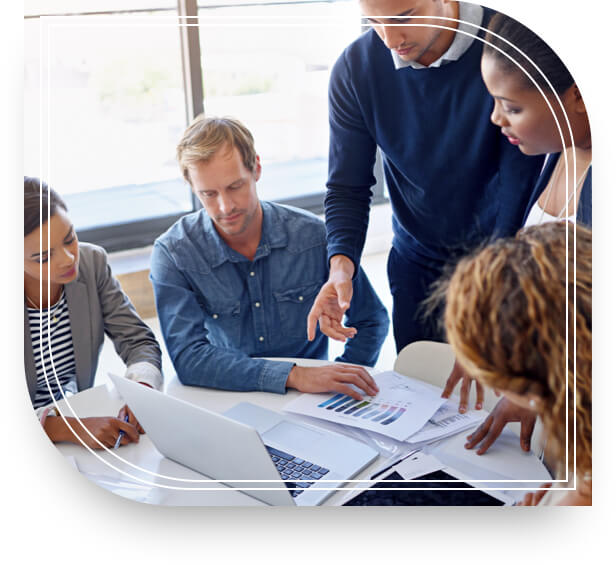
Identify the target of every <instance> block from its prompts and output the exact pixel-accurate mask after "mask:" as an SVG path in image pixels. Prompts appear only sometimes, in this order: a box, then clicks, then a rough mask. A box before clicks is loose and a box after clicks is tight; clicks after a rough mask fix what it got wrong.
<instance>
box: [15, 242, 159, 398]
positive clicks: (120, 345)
mask: <svg viewBox="0 0 616 565" xmlns="http://www.w3.org/2000/svg"><path fill="white" fill-rule="evenodd" d="M64 292H65V294H66V301H67V303H68V312H69V317H70V323H71V333H72V336H73V350H74V352H75V369H76V373H77V387H78V388H79V390H84V389H86V388H89V387H91V386H92V384H93V383H94V375H95V374H96V366H97V364H98V356H99V354H100V351H101V347H102V346H103V340H104V338H105V334H107V335H108V336H109V337H110V338H111V340H112V341H113V344H114V346H115V350H116V351H117V352H118V355H119V356H120V357H121V358H122V361H124V363H125V364H126V365H131V364H133V363H137V362H138V361H147V362H148V363H151V364H152V365H154V366H156V367H158V369H160V367H161V352H160V347H159V346H158V343H157V341H156V338H155V337H154V334H153V333H152V330H150V328H149V327H148V326H147V325H146V324H145V323H144V322H143V321H142V320H141V318H139V316H138V315H137V312H136V311H135V308H134V306H133V305H132V304H131V302H130V300H129V298H128V296H126V294H124V292H123V291H122V288H121V287H120V283H119V282H118V281H117V280H116V279H115V278H114V277H113V275H112V274H111V269H110V267H109V264H108V263H107V253H106V252H105V250H104V249H103V248H102V247H98V246H96V245H92V244H90V243H80V244H79V275H78V276H77V278H76V279H75V280H74V281H73V282H71V283H68V284H66V285H64ZM24 362H25V366H26V380H27V382H28V391H29V392H30V398H31V399H32V401H34V398H35V395H36V367H35V365H34V355H33V353H32V338H31V336H30V324H29V322H28V311H27V307H26V305H25V304H24Z"/></svg>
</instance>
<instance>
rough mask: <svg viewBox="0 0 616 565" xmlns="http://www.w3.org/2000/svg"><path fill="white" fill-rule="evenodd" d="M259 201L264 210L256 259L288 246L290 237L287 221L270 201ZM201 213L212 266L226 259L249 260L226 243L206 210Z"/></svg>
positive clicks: (218, 264) (206, 248)
mask: <svg viewBox="0 0 616 565" xmlns="http://www.w3.org/2000/svg"><path fill="white" fill-rule="evenodd" d="M259 203H260V205H261V208H262V210H263V225H262V227H261V241H260V242H259V246H258V247H257V251H256V253H255V258H254V261H257V260H258V259H261V258H263V257H267V256H268V255H269V254H270V252H271V250H272V249H276V248H279V247H286V246H287V243H288V239H289V237H288V233H287V226H286V222H284V221H282V220H281V218H280V216H279V215H278V214H276V213H275V211H274V209H273V207H272V206H271V205H270V204H269V202H262V201H259ZM200 214H201V215H202V218H203V229H204V231H205V243H206V245H205V246H204V253H205V255H206V260H207V262H208V263H209V265H210V267H212V268H217V267H220V265H222V264H223V263H225V262H226V261H230V262H231V263H240V262H242V261H248V259H247V258H246V257H244V256H243V255H242V254H241V253H238V252H237V251H235V250H233V249H231V247H229V246H228V245H227V243H225V241H224V240H223V239H222V237H220V234H219V233H218V232H217V231H216V228H215V227H214V222H212V220H211V218H210V217H209V216H208V215H207V213H206V211H205V210H201V211H200Z"/></svg>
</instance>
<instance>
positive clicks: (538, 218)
mask: <svg viewBox="0 0 616 565" xmlns="http://www.w3.org/2000/svg"><path fill="white" fill-rule="evenodd" d="M560 220H569V221H570V222H571V223H572V224H575V214H573V215H571V216H569V217H568V218H557V217H556V216H552V214H548V213H547V212H546V211H545V210H544V209H543V208H542V207H541V206H539V202H538V201H537V202H535V203H534V204H533V207H532V208H531V209H530V212H529V213H528V218H526V223H525V224H524V227H527V226H536V225H538V224H545V223H547V222H558V221H560Z"/></svg>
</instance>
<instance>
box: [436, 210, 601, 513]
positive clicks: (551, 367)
mask: <svg viewBox="0 0 616 565" xmlns="http://www.w3.org/2000/svg"><path fill="white" fill-rule="evenodd" d="M567 232H568V233H567ZM574 244H575V247H574ZM445 326H446V330H447V336H448V339H449V342H450V343H451V345H452V347H453V349H454V351H455V354H456V358H457V359H458V361H459V362H460V363H461V364H462V366H463V368H464V369H465V370H466V371H467V372H468V373H469V374H470V375H472V376H473V377H475V378H476V379H478V380H479V381H480V382H481V383H482V384H484V385H487V386H490V387H492V388H494V389H495V390H497V391H500V392H502V393H503V394H504V395H505V397H507V398H508V399H509V400H511V401H512V402H514V403H516V404H518V405H520V406H522V407H525V408H530V409H532V410H534V411H536V412H537V414H538V416H539V417H540V418H541V420H542V421H543V425H544V431H545V435H546V440H547V448H548V449H549V452H550V453H551V455H552V456H553V458H554V462H555V467H556V468H555V469H554V471H555V472H556V473H555V474H556V476H558V477H563V478H564V477H568V479H569V482H568V483H567V484H566V485H565V484H564V483H555V484H554V486H553V488H554V489H557V488H563V487H569V488H571V487H573V485H575V490H569V491H567V490H561V491H558V490H552V491H550V492H549V494H548V495H547V496H545V497H544V498H543V500H541V504H562V505H588V504H591V502H592V498H591V492H592V478H591V477H592V475H591V468H592V467H591V456H592V430H591V422H592V394H591V392H592V391H591V373H592V234H591V232H590V230H588V229H586V228H584V227H581V226H579V225H578V226H577V228H576V226H574V225H572V224H571V223H569V222H552V223H546V224H543V225H539V226H532V227H529V228H526V229H524V230H521V231H520V232H519V233H518V235H517V236H516V237H515V238H511V239H503V240H499V241H497V242H495V243H493V244H491V245H489V246H487V247H485V248H483V249H482V250H480V251H478V252H477V253H475V254H474V255H472V256H470V257H468V258H466V259H463V260H462V261H461V262H460V263H459V264H458V265H457V267H456V269H455V272H454V274H453V276H452V277H451V279H450V281H449V283H448V286H447V290H446V307H445ZM544 492H545V491H544ZM540 497H541V494H540V493H536V494H535V495H534V496H527V498H526V499H525V501H526V503H533V502H535V503H536V502H537V501H539V500H540Z"/></svg>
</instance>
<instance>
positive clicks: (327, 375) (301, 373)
mask: <svg viewBox="0 0 616 565" xmlns="http://www.w3.org/2000/svg"><path fill="white" fill-rule="evenodd" d="M351 384H353V385H355V386H356V387H357V388H358V389H360V390H362V391H364V392H365V393H366V394H368V395H370V396H375V395H376V394H377V393H378V392H379V389H378V387H377V386H376V383H375V382H374V379H373V378H372V377H371V376H370V374H369V373H368V371H366V369H364V368H363V367H359V366H357V365H344V364H341V363H338V364H336V365H325V366H323V367H299V366H297V365H295V367H293V368H292V369H291V372H290V373H289V378H288V379H287V388H294V389H297V390H299V391H301V392H341V393H343V394H348V395H349V396H351V397H352V398H355V399H356V400H361V398H362V394H361V393H360V392H358V391H357V390H356V389H354V388H353V387H352V386H350V385H351Z"/></svg>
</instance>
